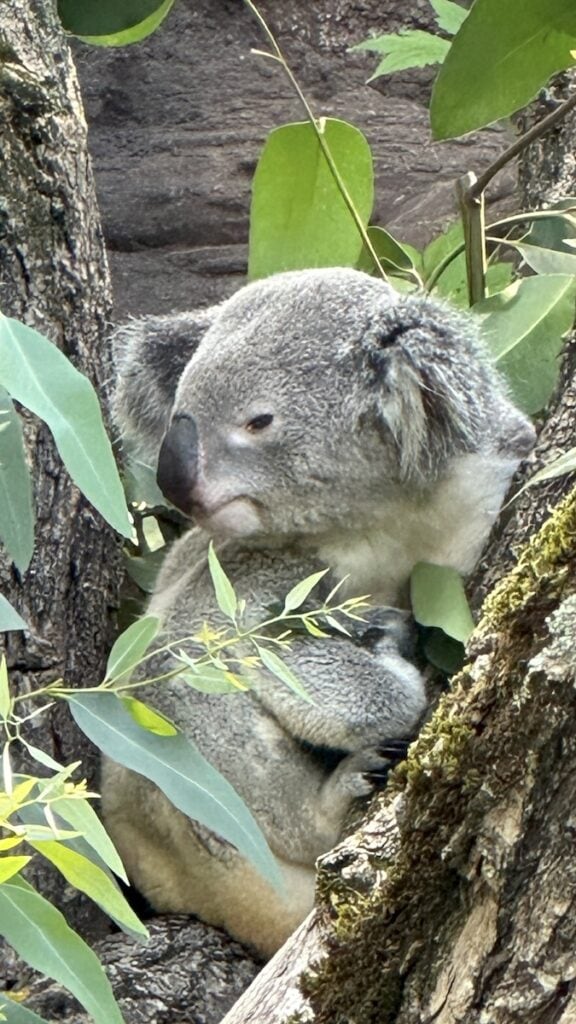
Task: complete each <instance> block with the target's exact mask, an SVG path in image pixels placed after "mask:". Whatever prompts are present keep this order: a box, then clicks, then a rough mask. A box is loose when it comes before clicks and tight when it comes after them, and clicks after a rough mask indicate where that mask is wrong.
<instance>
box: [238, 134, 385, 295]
mask: <svg viewBox="0 0 576 1024" xmlns="http://www.w3.org/2000/svg"><path fill="white" fill-rule="evenodd" d="M321 126H322V129H323V137H324V139H325V141H326V143H327V145H328V147H329V150H330V153H331V154H332V158H333V160H334V162H335V164H336V166H337V168H338V170H339V173H340V175H341V177H342V179H343V181H344V183H345V185H346V188H347V190H348V192H349V194H350V197H351V199H352V201H353V203H354V207H355V209H356V211H357V213H358V215H359V217H360V219H361V221H362V223H363V224H364V226H366V225H367V224H368V220H369V218H370V214H371V212H372V203H373V200H374V175H373V169H372V154H371V152H370V147H369V145H368V143H367V141H366V139H365V138H364V136H363V135H362V133H361V132H360V131H358V129H357V128H354V127H353V125H351V124H347V123H346V122H345V121H337V120H334V119H333V118H326V119H324V118H323V119H322V121H321ZM362 245H363V243H362V238H361V236H360V234H359V232H358V228H357V226H356V224H355V223H354V220H353V218H352V215H351V213H350V211H349V209H348V207H347V206H346V203H345V201H344V199H343V198H342V195H341V193H340V190H339V189H338V186H337V185H336V182H335V180H334V178H333V176H332V173H331V171H330V168H329V166H328V164H327V162H326V158H325V156H324V154H323V152H322V150H321V147H320V143H319V142H318V139H317V136H316V133H315V131H314V128H313V127H312V125H311V124H309V123H308V122H305V123H302V124H287V125H283V126H282V127H281V128H276V129H275V130H274V131H273V132H271V133H270V135H269V136H268V139H267V141H266V144H265V146H264V150H263V152H262V155H261V157H260V160H259V161H258V166H257V168H256V173H255V175H254V180H253V183H252V205H251V209H250V251H249V268H248V273H249V277H250V279H252V280H254V279H255V278H260V277H267V276H268V275H269V274H275V273H278V272H279V271H282V270H302V269H305V268H307V267H355V266H356V264H357V262H358V259H359V257H360V253H361V251H362Z"/></svg>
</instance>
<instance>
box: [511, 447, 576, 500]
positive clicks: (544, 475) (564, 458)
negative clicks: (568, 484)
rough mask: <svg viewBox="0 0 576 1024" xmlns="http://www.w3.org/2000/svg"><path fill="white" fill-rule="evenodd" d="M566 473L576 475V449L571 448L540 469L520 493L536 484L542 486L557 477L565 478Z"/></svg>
mask: <svg viewBox="0 0 576 1024" xmlns="http://www.w3.org/2000/svg"><path fill="white" fill-rule="evenodd" d="M565 473H576V448H570V449H569V450H568V451H567V452H564V455H559V456H558V458H557V459H553V461H552V462H549V463H548V464H547V465H546V466H543V467H542V469H539V470H538V472H537V473H534V476H531V477H530V479H529V480H528V481H527V482H526V483H525V484H524V487H522V488H521V490H520V491H519V492H518V493H519V494H521V493H522V491H525V490H526V488H527V487H533V486H534V484H541V483H543V482H544V481H545V480H553V479H554V478H555V477H557V476H564V474H565Z"/></svg>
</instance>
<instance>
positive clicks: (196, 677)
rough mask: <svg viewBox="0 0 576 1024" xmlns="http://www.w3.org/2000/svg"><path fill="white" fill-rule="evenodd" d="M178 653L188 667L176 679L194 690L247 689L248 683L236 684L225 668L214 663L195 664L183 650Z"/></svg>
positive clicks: (225, 691) (228, 690) (209, 691)
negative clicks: (217, 666)
mask: <svg viewBox="0 0 576 1024" xmlns="http://www.w3.org/2000/svg"><path fill="white" fill-rule="evenodd" d="M179 654H180V657H181V658H182V660H183V661H184V662H185V664H187V665H188V668H187V670H186V671H184V672H181V673H180V674H179V675H178V679H182V680H183V682H185V683H186V685H187V686H191V687H192V688H193V689H194V690H198V691H199V692H200V693H240V692H241V691H242V690H247V689H249V687H248V685H244V686H238V685H237V684H236V683H234V682H233V681H232V680H231V679H230V676H229V674H228V673H227V672H226V670H225V669H222V668H216V666H215V665H195V664H194V662H193V661H192V659H188V658H187V657H186V652H185V651H180V652H179Z"/></svg>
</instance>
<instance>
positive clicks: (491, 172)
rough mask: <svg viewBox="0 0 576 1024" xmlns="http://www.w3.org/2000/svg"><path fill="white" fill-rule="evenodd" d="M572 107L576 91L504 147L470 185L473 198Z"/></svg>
mask: <svg viewBox="0 0 576 1024" xmlns="http://www.w3.org/2000/svg"><path fill="white" fill-rule="evenodd" d="M574 107H576V92H574V94H573V95H572V96H570V98H569V99H567V100H565V102H564V103H562V104H561V105H560V106H559V107H558V108H557V109H556V110H553V111H552V113H551V114H548V115H547V116H546V117H544V118H542V120H541V121H539V122H538V124H535V125H533V126H532V128H530V129H529V130H528V131H527V132H525V133H524V135H521V136H520V138H519V139H517V140H516V142H514V143H512V145H511V146H509V147H508V149H505V150H504V152H503V153H501V154H500V156H499V157H498V158H497V159H496V160H495V161H494V163H492V164H490V165H489V166H488V167H487V168H486V170H485V171H483V172H482V174H481V175H480V176H479V177H478V178H477V180H476V182H475V183H474V185H473V186H472V187H471V190H470V191H471V195H472V196H473V197H474V198H477V197H478V196H480V194H481V193H482V192H484V190H485V189H486V187H487V186H488V185H489V184H490V182H491V181H492V178H493V177H494V176H495V175H496V174H498V172H499V171H501V170H502V168H503V167H505V166H506V164H509V163H510V161H511V160H513V159H514V157H515V156H518V154H519V153H521V152H522V150H524V149H526V147H527V146H529V145H530V143H531V142H534V141H535V140H536V139H539V138H540V136H541V135H545V134H546V132H547V131H549V130H550V128H553V127H554V125H555V124H556V123H557V122H558V121H561V120H562V119H563V118H564V117H566V114H569V113H570V111H571V110H572V109H573V108H574Z"/></svg>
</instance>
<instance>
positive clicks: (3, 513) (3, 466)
mask: <svg viewBox="0 0 576 1024" xmlns="http://www.w3.org/2000/svg"><path fill="white" fill-rule="evenodd" d="M0 373H1V371H0ZM0 540H1V541H2V543H3V544H4V546H5V548H6V550H7V552H8V554H9V556H10V558H11V559H12V561H13V562H14V564H15V566H16V568H17V569H19V571H20V572H24V571H25V570H26V569H27V568H28V566H29V564H30V559H31V558H32V549H33V547H34V512H33V510H32V484H31V481H30V472H29V470H28V465H27V463H26V452H25V449H24V438H23V435H22V425H21V423H20V417H19V415H18V413H17V412H16V410H15V408H14V405H13V403H12V401H11V400H10V395H9V394H8V392H7V391H6V390H5V389H4V388H3V387H0Z"/></svg>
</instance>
